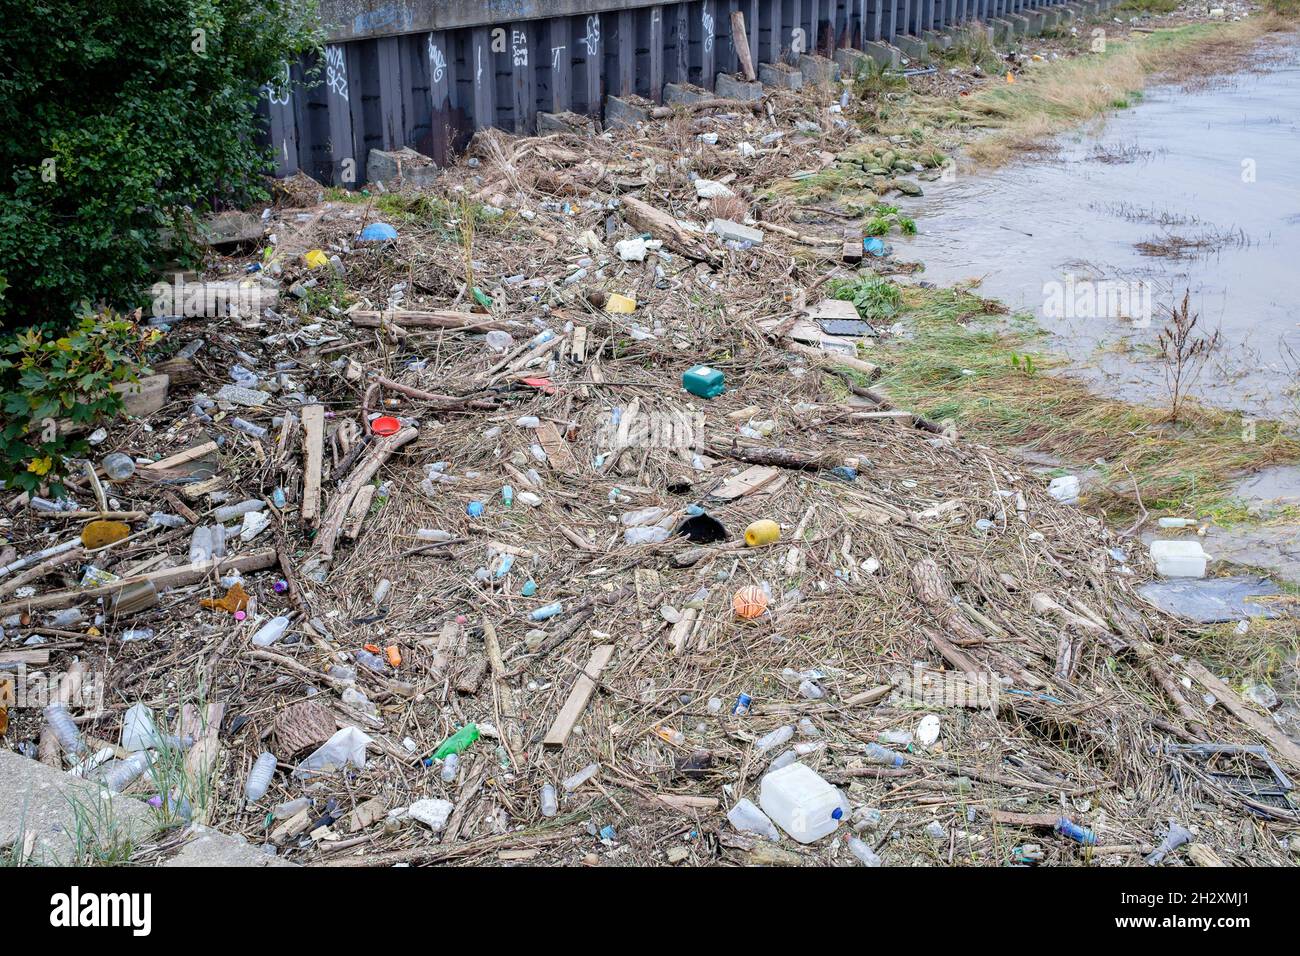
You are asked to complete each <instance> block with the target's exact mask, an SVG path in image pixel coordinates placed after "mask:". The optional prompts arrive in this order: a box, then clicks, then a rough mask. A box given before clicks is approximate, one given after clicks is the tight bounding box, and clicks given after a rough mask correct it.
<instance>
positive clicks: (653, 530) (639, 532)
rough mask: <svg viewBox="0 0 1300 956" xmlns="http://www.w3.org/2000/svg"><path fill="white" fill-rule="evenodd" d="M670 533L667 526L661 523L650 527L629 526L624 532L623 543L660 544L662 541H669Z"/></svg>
mask: <svg viewBox="0 0 1300 956" xmlns="http://www.w3.org/2000/svg"><path fill="white" fill-rule="evenodd" d="M669 533H670V532H669V531H668V529H667V528H663V527H660V526H659V525H651V526H650V527H648V528H628V529H627V530H625V531H624V532H623V543H624V544H658V543H659V542H661V541H667V540H668V535H669Z"/></svg>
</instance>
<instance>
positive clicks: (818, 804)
mask: <svg viewBox="0 0 1300 956" xmlns="http://www.w3.org/2000/svg"><path fill="white" fill-rule="evenodd" d="M758 804H759V806H760V807H762V808H763V811H764V812H765V813H766V814H767V815H768V816H769V817H771V818H772V819H773V820H774V821H776V823H777V825H778V826H780V827H781V829H782V830H784V831H785V832H786V833H788V834H790V836H792V837H794V838H795V839H796V840H798V841H799V842H800V843H812V842H813V841H814V840H820V839H821V838H822V837H824V836H826V835H827V834H828V833H832V832H833V831H834V830H835V828H836V827H838V826H839V825H840V818H841V817H843V816H844V797H843V795H842V794H841V793H840V792H839V790H837V789H836V788H835V787H833V786H831V785H830V784H829V783H827V782H826V781H825V780H823V779H822V778H821V776H820V775H818V774H817V773H816V772H815V771H813V770H810V769H809V768H808V767H806V766H804V765H803V764H801V763H792V764H790V765H789V766H788V767H782V768H781V769H780V770H774V771H772V772H771V773H769V774H767V775H766V776H764V777H763V779H762V781H761V782H760V783H759V785H758Z"/></svg>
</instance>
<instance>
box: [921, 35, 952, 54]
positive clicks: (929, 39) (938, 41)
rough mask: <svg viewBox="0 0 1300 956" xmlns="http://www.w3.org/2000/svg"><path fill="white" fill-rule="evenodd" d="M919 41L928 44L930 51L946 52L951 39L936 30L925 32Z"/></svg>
mask: <svg viewBox="0 0 1300 956" xmlns="http://www.w3.org/2000/svg"><path fill="white" fill-rule="evenodd" d="M921 39H922V40H924V41H925V42H926V43H927V44H929V46H930V49H931V50H947V49H949V48H950V47H951V46H952V37H950V36H948V34H946V33H940V32H939V31H938V30H926V31H925V32H924V33H922V34H921Z"/></svg>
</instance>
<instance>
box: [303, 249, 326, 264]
mask: <svg viewBox="0 0 1300 956" xmlns="http://www.w3.org/2000/svg"><path fill="white" fill-rule="evenodd" d="M302 258H303V261H304V262H306V263H307V266H308V268H311V269H320V268H322V267H324V266H327V265H329V264H330V260H329V256H327V255H325V253H323V252H321V251H320V250H319V249H313V250H311V251H310V252H308V253H307V254H306V255H304V256H303V257H302Z"/></svg>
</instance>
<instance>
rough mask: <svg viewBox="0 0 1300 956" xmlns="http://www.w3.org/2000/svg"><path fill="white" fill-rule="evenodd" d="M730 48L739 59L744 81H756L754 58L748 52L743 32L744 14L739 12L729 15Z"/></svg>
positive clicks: (756, 73) (745, 36)
mask: <svg viewBox="0 0 1300 956" xmlns="http://www.w3.org/2000/svg"><path fill="white" fill-rule="evenodd" d="M731 46H732V48H733V49H735V51H736V56H737V57H738V58H739V59H740V69H741V71H742V72H743V73H744V74H745V79H746V80H748V81H749V82H750V83H753V82H754V81H755V80H756V79H758V72H757V71H756V70H755V69H754V58H753V56H751V55H750V52H749V36H748V35H747V34H746V32H745V14H744V13H743V12H741V11H740V10H734V11H732V14H731Z"/></svg>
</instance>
